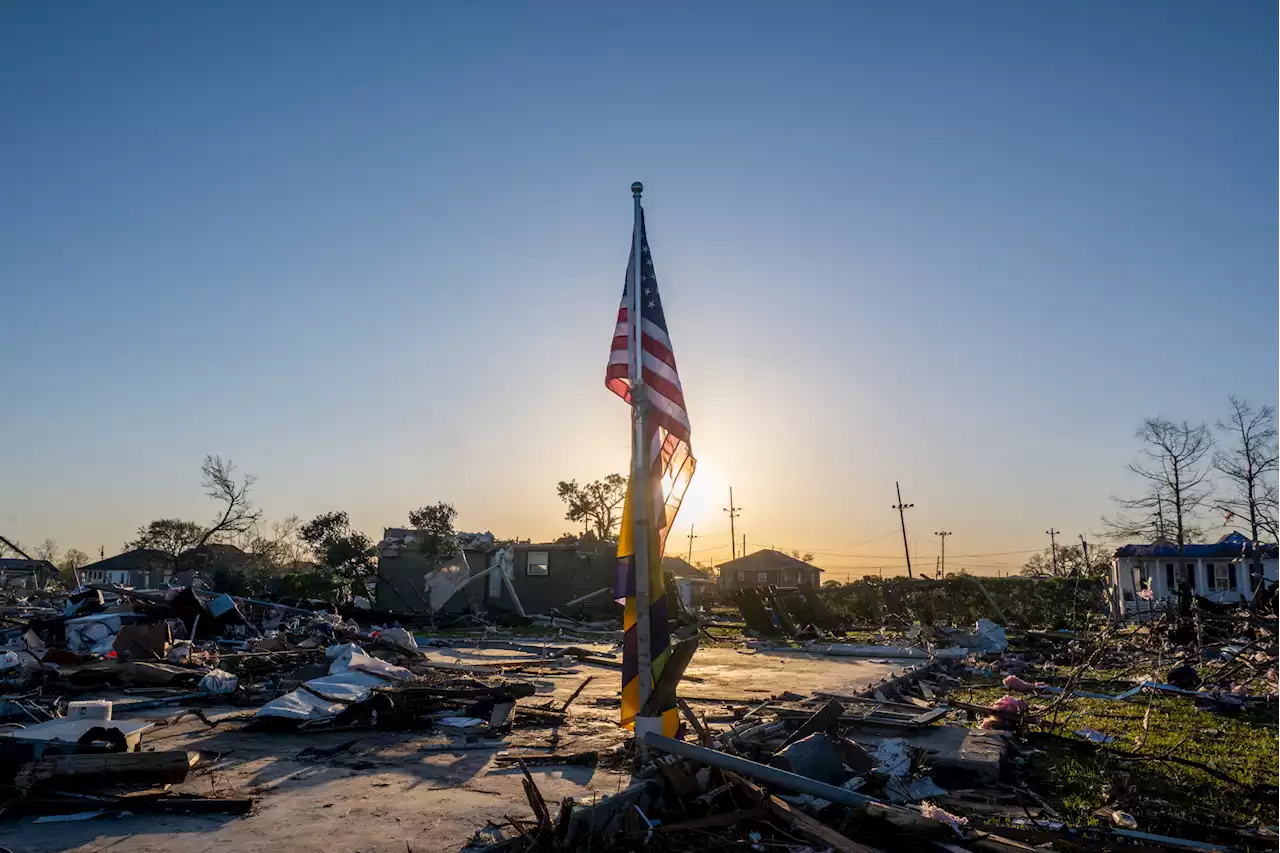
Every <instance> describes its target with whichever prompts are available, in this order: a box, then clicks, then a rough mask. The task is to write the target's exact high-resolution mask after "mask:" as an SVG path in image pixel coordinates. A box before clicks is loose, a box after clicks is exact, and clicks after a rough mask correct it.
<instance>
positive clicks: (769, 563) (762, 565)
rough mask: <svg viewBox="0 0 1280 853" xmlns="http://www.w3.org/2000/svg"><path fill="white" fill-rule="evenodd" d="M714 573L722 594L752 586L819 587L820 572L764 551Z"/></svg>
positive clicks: (723, 566)
mask: <svg viewBox="0 0 1280 853" xmlns="http://www.w3.org/2000/svg"><path fill="white" fill-rule="evenodd" d="M717 571H719V573H720V584H719V585H720V591H721V592H726V593H727V592H735V591H737V590H740V589H748V588H750V587H756V586H799V585H800V584H802V583H807V584H811V585H812V586H815V587H818V586H822V569H820V568H818V567H817V566H814V565H811V564H809V563H806V562H804V561H803V560H797V559H796V558H795V557H791V556H788V555H786V554H784V553H782V552H781V551H774V550H771V549H768V548H766V549H764V550H763V551H756V552H755V553H754V554H748V555H747V556H745V557H739V558H738V559H736V560H730V561H729V562H727V563H721V564H720V566H719V567H718V568H717Z"/></svg>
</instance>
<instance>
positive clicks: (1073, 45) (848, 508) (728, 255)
mask: <svg viewBox="0 0 1280 853" xmlns="http://www.w3.org/2000/svg"><path fill="white" fill-rule="evenodd" d="M1276 25H1277V21H1276V6H1275V4H1273V3H1272V4H1267V3H1232V4H1219V5H1208V4H1204V3H1200V2H1196V3H1191V2H1164V3H1159V4H1151V3H1121V4H1115V3H1102V2H1096V3H1094V2H1081V3H1070V4H1057V5H1047V4H1023V3H1013V2H990V3H982V4H955V3H941V2H938V3H922V4H911V5H908V6H902V5H896V4H871V3H850V2H828V3H823V2H809V3H803V4H783V3H765V2H758V3H753V2H728V0H725V2H707V3H697V4H684V3H664V2H657V3H647V4H644V5H643V6H641V7H637V6H635V5H627V4H600V3H564V4H552V5H548V4H530V3H515V2H510V3H503V2H494V3H484V4H465V3H452V4H446V3H407V2H403V3H383V4H376V5H359V4H350V3H328V2H307V3H301V2H275V3H269V4H262V3H250V2H225V3H216V4H212V3H211V4H193V3H192V4H175V3H145V2H130V3H125V4H108V3H96V4H89V3H74V4H73V3H65V4H63V3H58V4H54V3H31V2H28V3H5V4H2V5H0V114H2V115H3V116H4V118H3V120H2V122H0V153H2V156H0V187H2V188H3V189H0V193H3V199H4V200H3V203H0V289H2V293H3V302H0V319H2V320H3V325H2V328H3V334H0V388H3V392H4V397H5V399H4V408H3V417H0V534H2V535H5V536H8V537H9V538H16V539H18V540H20V541H21V542H23V543H25V544H34V543H36V542H38V541H40V540H42V539H44V538H45V537H52V538H54V539H56V540H57V541H58V543H59V544H60V545H61V546H62V547H63V548H66V547H77V548H80V549H82V550H84V551H88V552H91V553H92V554H94V555H96V554H97V553H98V549H99V546H102V547H103V548H105V550H106V553H107V554H108V555H110V554H112V553H115V552H116V551H118V550H119V549H120V547H121V545H122V544H123V543H124V542H125V541H126V540H127V539H128V538H130V536H131V535H132V533H133V531H134V530H135V529H136V528H137V527H138V526H139V525H141V524H144V523H146V522H147V521H149V520H151V519H153V518H157V517H161V516H180V517H184V518H190V519H192V520H196V521H205V520H207V519H208V518H209V517H210V516H211V515H212V511H213V507H212V505H211V504H210V502H209V501H208V500H207V499H205V498H204V497H203V495H202V492H201V489H200V483H199V467H200V462H201V459H202V458H203V456H204V455H205V454H206V453H219V454H222V455H224V456H230V457H232V458H233V459H234V460H235V461H236V462H237V463H238V464H239V465H240V466H241V467H242V468H243V469H245V470H247V471H250V472H253V473H254V474H256V475H257V476H258V477H259V482H258V484H257V487H256V495H257V499H258V503H259V504H260V505H261V506H262V507H263V508H264V509H265V511H266V512H267V514H268V516H269V517H270V518H279V517H282V516H285V515H288V514H298V515H300V516H302V517H304V518H307V517H310V516H314V515H315V514H317V513H319V512H323V511H327V510H333V509H345V510H347V511H349V512H350V513H351V516H352V519H353V521H354V522H355V524H356V525H357V526H358V527H360V528H361V529H363V530H364V531H365V532H367V533H369V534H370V535H372V536H374V538H377V537H378V536H380V535H381V531H382V528H383V527H386V526H393V525H399V524H403V523H404V522H405V521H406V515H407V512H408V510H409V509H410V508H412V507H416V506H419V505H422V504H424V503H429V502H434V501H439V500H445V501H450V502H452V503H453V504H454V505H455V506H456V507H457V509H458V512H459V527H460V528H461V529H465V530H485V529H488V530H492V531H493V532H494V533H495V534H498V535H500V536H504V537H515V536H519V537H522V538H533V539H535V540H536V539H547V538H553V537H555V536H556V535H558V534H560V533H562V532H565V531H568V530H571V529H573V528H574V525H572V524H571V523H569V522H567V521H565V520H563V507H562V506H561V505H560V503H559V502H558V500H557V498H556V494H555V484H556V481H557V480H560V479H568V478H577V479H579V480H589V479H596V478H598V477H601V476H603V475H605V474H607V473H610V472H614V471H624V470H625V468H626V466H627V458H628V426H627V422H628V413H627V409H626V406H625V405H624V404H623V403H622V402H621V401H620V400H619V399H618V398H616V397H615V396H613V395H612V394H611V393H609V392H608V391H607V390H606V389H605V387H604V384H603V377H604V368H605V361H606V358H607V355H608V348H609V340H610V337H611V335H612V330H613V324H614V318H615V314H616V310H617V304H618V298H619V295H620V293H621V288H622V282H623V274H624V270H625V267H626V260H627V251H628V245H629V240H630V229H631V204H630V193H629V191H628V186H629V185H630V183H631V182H632V181H635V180H641V181H643V182H644V183H645V185H646V188H647V189H646V194H645V198H646V210H647V212H648V228H649V240H650V243H651V245H652V248H653V255H654V260H655V263H656V268H657V273H658V277H659V281H660V284H661V287H662V294H663V300H664V304H665V307H666V312H667V319H668V323H669V325H670V330H671V337H672V340H673V343H674V346H675V350H676V355H677V357H678V359H679V363H680V372H681V376H682V379H683V383H684V389H685V397H686V400H687V402H688V408H689V412H690V418H691V420H692V424H693V446H694V450H695V453H696V454H697V456H698V458H699V461H700V465H699V470H698V474H697V476H696V477H695V479H694V482H693V485H692V487H691V489H690V492H689V495H688V499H687V502H686V504H685V508H684V509H683V510H682V512H681V516H680V519H679V522H678V524H677V528H678V530H677V533H678V534H679V535H683V534H684V533H687V531H688V528H689V525H690V524H693V525H695V528H696V532H697V534H698V538H697V539H696V540H695V541H694V544H693V548H694V551H695V553H694V559H695V560H698V559H702V560H706V559H716V560H720V559H724V558H726V557H727V556H728V552H729V524H728V518H727V515H726V513H725V512H723V511H722V508H723V507H725V506H727V505H728V487H729V486H730V485H732V486H733V487H734V496H735V499H736V500H737V501H738V502H739V503H740V504H741V505H742V507H743V508H744V509H743V512H742V516H741V518H740V521H739V528H738V529H739V531H740V532H745V534H746V536H747V540H748V542H749V543H751V550H755V549H756V548H758V547H771V546H776V547H779V548H786V549H791V548H796V549H801V550H805V551H814V552H817V557H816V559H815V562H816V563H817V564H818V565H820V566H823V567H824V568H826V569H828V576H827V577H828V578H833V577H834V578H836V579H843V578H844V577H846V576H848V575H850V574H857V573H860V572H862V571H872V572H874V571H876V570H877V567H884V571H885V573H886V574H893V573H898V572H900V571H901V569H902V565H903V562H902V542H901V535H900V533H899V532H898V527H897V525H898V519H897V515H896V513H894V512H893V511H892V510H891V509H890V506H891V505H892V504H893V503H895V501H896V499H895V495H894V481H895V480H898V481H901V483H902V488H903V496H904V498H905V499H906V500H907V501H908V502H912V503H914V504H915V508H914V509H912V510H909V511H908V517H907V522H908V527H909V531H910V532H911V535H912V543H911V544H912V551H913V559H915V560H918V561H919V562H918V565H923V566H925V567H927V568H928V569H929V570H930V571H932V569H933V566H934V560H935V556H936V554H937V551H938V547H937V537H936V536H934V535H933V532H934V531H937V530H942V529H946V530H950V531H954V535H953V536H952V537H950V539H949V540H948V544H947V552H948V567H949V568H959V567H961V566H965V567H968V568H970V569H971V570H973V571H976V572H983V573H995V572H996V571H999V570H1001V569H1004V570H1008V569H1015V570H1016V568H1017V567H1018V566H1020V565H1021V564H1022V562H1023V561H1024V560H1025V559H1026V557H1027V556H1029V552H1031V551H1033V550H1035V549H1040V548H1044V547H1046V546H1047V544H1048V537H1047V536H1045V535H1044V531H1045V530H1047V529H1049V527H1050V526H1052V527H1055V528H1057V529H1059V530H1061V531H1063V533H1064V538H1066V539H1068V540H1073V541H1074V540H1075V538H1076V536H1077V535H1078V534H1081V533H1085V534H1096V533H1097V532H1099V531H1100V527H1101V526H1100V523H1099V517H1100V515H1102V514H1103V513H1104V512H1109V511H1110V509H1111V502H1110V497H1111V496H1112V495H1114V494H1122V493H1126V492H1130V491H1132V490H1133V489H1134V488H1135V485H1134V483H1133V482H1132V481H1131V480H1130V479H1129V478H1128V477H1127V476H1126V474H1125V471H1124V465H1125V463H1126V462H1127V461H1129V460H1130V459H1131V458H1132V457H1133V455H1134V452H1135V450H1136V444H1135V441H1134V439H1133V430H1134V428H1135V427H1136V426H1137V425H1138V423H1139V422H1140V421H1141V419H1142V418H1143V417H1144V416H1148V415H1167V416H1170V417H1174V418H1178V419H1181V418H1189V419H1192V420H1196V421H1199V420H1207V421H1213V420H1215V419H1217V418H1219V417H1222V416H1224V415H1225V414H1226V402H1227V396H1228V394H1237V395H1240V396H1243V397H1245V398H1247V399H1249V400H1250V401H1252V402H1254V403H1255V404H1266V403H1271V404H1274V403H1275V402H1276V400H1277V383H1278V377H1277V362H1276V338H1275V335H1276V316H1277V287H1276V255H1275V247H1276V233H1277V215H1276V204H1275V192H1276V189H1275V188H1276V186H1277V172H1276V153H1275V152H1276V149H1277V138H1276V121H1275V114H1276V113H1275V110H1276V103H1277V90H1276V71H1275V69H1276V35H1275V34H1276V29H1277V27H1276ZM687 545H688V542H687V540H685V539H683V538H679V536H677V537H676V538H673V540H672V542H671V546H670V547H669V553H671V552H678V553H684V552H685V551H686V549H687Z"/></svg>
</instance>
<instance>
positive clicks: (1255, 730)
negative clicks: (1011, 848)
mask: <svg viewBox="0 0 1280 853" xmlns="http://www.w3.org/2000/svg"><path fill="white" fill-rule="evenodd" d="M1024 678H1027V676H1024ZM1028 680H1033V679H1028ZM1131 683H1132V682H1129V683H1121V684H1116V683H1108V682H1107V681H1105V680H1091V682H1090V684H1089V686H1087V687H1082V689H1085V690H1093V691H1095V692H1119V691H1120V690H1122V689H1124V688H1125V687H1128V686H1130V685H1131ZM1007 692H1008V691H1007V690H1005V688H1004V687H1003V686H1001V685H1000V683H999V682H998V681H996V680H994V679H991V680H981V681H975V682H973V683H971V684H969V685H966V687H964V688H961V689H959V690H957V691H956V692H955V693H954V694H952V695H953V696H954V698H956V699H959V700H961V701H965V702H970V703H972V704H975V705H987V706H990V705H991V703H993V702H994V701H995V700H997V699H999V698H1000V697H1001V696H1003V695H1005V694H1006V693H1007ZM1022 698H1027V699H1028V702H1029V704H1030V705H1031V712H1032V714H1033V715H1034V714H1037V713H1039V712H1043V711H1044V710H1045V709H1047V708H1048V706H1049V705H1050V703H1051V702H1052V701H1053V698H1054V697H1052V696H1043V697H1026V696H1023V697H1022ZM1148 704H1149V705H1150V718H1149V726H1148V727H1147V730H1146V731H1144V728H1143V721H1144V717H1146V714H1147V709H1148ZM1027 728H1028V730H1027V744H1028V745H1029V746H1030V747H1031V748H1032V749H1033V750H1034V751H1032V752H1031V753H1030V754H1029V755H1027V756H1026V757H1025V759H1024V760H1022V761H1021V762H1020V763H1021V765H1022V766H1021V770H1020V772H1021V775H1022V776H1023V779H1024V780H1025V781H1026V782H1027V783H1028V784H1029V786H1030V787H1031V788H1032V789H1033V790H1035V791H1036V792H1037V793H1039V794H1040V795H1041V796H1043V797H1044V798H1045V799H1046V801H1047V802H1049V803H1050V805H1052V806H1053V807H1054V808H1055V809H1056V810H1058V811H1059V812H1061V814H1062V820H1064V821H1066V822H1067V823H1069V824H1073V825H1083V824H1096V823H1099V822H1101V819H1100V818H1099V817H1097V816H1095V815H1094V811H1095V809H1097V808H1099V807H1101V806H1104V805H1106V806H1109V807H1112V808H1118V809H1120V810H1121V811H1126V812H1129V813H1130V814H1133V815H1134V816H1135V817H1136V818H1137V820H1138V825H1139V828H1141V829H1143V830H1144V831H1149V832H1157V833H1165V834H1169V835H1175V836H1182V837H1201V838H1204V837H1209V836H1213V835H1215V834H1220V833H1216V832H1215V830H1219V829H1229V828H1232V827H1239V826H1245V825H1249V826H1258V825H1259V824H1263V825H1267V826H1274V825H1275V824H1276V819H1277V807H1276V799H1275V797H1274V796H1271V797H1269V798H1268V799H1265V800H1262V801H1260V800H1259V799H1251V798H1249V797H1247V796H1246V795H1245V793H1244V792H1243V791H1242V789H1241V787H1240V786H1238V785H1233V784H1231V783H1230V782H1227V781H1224V780H1222V779H1219V778H1217V777H1215V776H1214V775H1212V774H1211V773H1207V772H1205V771H1204V770H1201V769H1198V768H1194V767H1186V766H1183V765H1179V764H1175V763H1169V762H1165V761H1157V760H1135V759H1129V758H1124V757H1121V756H1116V755H1114V754H1111V753H1108V752H1107V751H1106V750H1105V749H1099V748H1098V747H1096V746H1094V745H1091V744H1089V743H1087V742H1086V741H1084V739H1083V738H1080V737H1077V736H1075V735H1074V734H1072V733H1073V732H1075V731H1078V730H1081V729H1085V728H1092V729H1096V730H1098V731H1100V732H1103V733H1105V734H1108V735H1111V736H1112V737H1114V738H1115V741H1114V742H1113V743H1112V744H1110V746H1111V747H1114V748H1116V749H1120V750H1124V751H1127V752H1136V753H1140V754H1141V755H1143V756H1155V757H1168V756H1174V757H1178V758H1183V759H1188V760H1191V761H1196V762H1201V763H1203V764H1206V765H1208V766H1209V767H1212V768H1214V769H1216V770H1218V771H1219V772H1221V773H1224V774H1226V775H1227V776H1230V777H1231V778H1232V779H1234V780H1237V781H1239V782H1241V783H1243V784H1244V785H1246V786H1250V787H1253V786H1275V785H1276V784H1277V762H1278V761H1280V751H1278V749H1277V736H1278V734H1280V732H1278V729H1277V719H1276V714H1275V712H1274V710H1267V709H1259V710H1256V711H1247V712H1240V713H1239V714H1236V715H1226V714H1222V713H1217V712H1214V711H1210V710H1201V709H1198V708H1196V707H1195V705H1194V702H1193V701H1192V700H1191V699H1189V698H1187V697H1180V696H1163V695H1154V696H1142V697H1137V698H1135V699H1134V700H1133V701H1128V702H1114V701H1107V700H1101V699H1068V700H1066V701H1064V702H1062V703H1061V705H1059V706H1058V708H1057V709H1056V719H1055V714H1054V713H1053V712H1050V713H1048V714H1047V715H1046V716H1045V718H1044V719H1043V720H1042V721H1040V722H1039V723H1031V724H1029V725H1028V727H1027ZM1046 732H1047V733H1050V734H1046ZM1052 733H1056V734H1061V735H1064V736H1065V737H1067V738H1069V739H1070V740H1069V741H1063V740H1061V739H1059V738H1055V737H1053V736H1052ZM1125 773H1127V774H1128V783H1127V785H1123V784H1120V781H1121V780H1120V778H1119V777H1121V775H1122V774H1125Z"/></svg>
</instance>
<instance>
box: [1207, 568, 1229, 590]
mask: <svg viewBox="0 0 1280 853" xmlns="http://www.w3.org/2000/svg"><path fill="white" fill-rule="evenodd" d="M1209 569H1210V574H1211V575H1212V577H1213V588H1214V589H1226V588H1227V586H1228V584H1230V581H1231V566H1230V565H1223V564H1222V563H1219V564H1218V565H1216V566H1215V565H1214V564H1213V563H1210V564H1209Z"/></svg>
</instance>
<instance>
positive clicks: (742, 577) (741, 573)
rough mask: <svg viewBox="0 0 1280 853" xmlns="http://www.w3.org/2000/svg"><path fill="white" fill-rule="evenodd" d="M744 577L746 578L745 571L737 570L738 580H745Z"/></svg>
mask: <svg viewBox="0 0 1280 853" xmlns="http://www.w3.org/2000/svg"><path fill="white" fill-rule="evenodd" d="M746 579H747V573H746V572H738V580H740V581H744V580H746Z"/></svg>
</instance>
